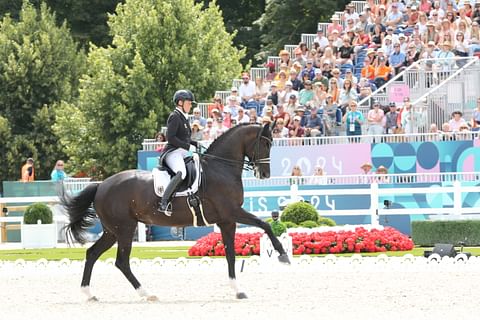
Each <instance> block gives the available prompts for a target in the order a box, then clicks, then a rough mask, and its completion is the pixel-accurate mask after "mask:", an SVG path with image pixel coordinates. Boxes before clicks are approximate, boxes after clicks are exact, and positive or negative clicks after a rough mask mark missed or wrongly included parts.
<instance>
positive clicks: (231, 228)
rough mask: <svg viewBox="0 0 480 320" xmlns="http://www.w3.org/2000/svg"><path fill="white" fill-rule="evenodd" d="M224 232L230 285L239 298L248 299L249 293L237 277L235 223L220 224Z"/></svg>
mask: <svg viewBox="0 0 480 320" xmlns="http://www.w3.org/2000/svg"><path fill="white" fill-rule="evenodd" d="M218 226H219V227H220V230H221V232H222V239H223V244H224V246H225V256H226V258H227V264H228V277H229V278H230V286H231V287H232V289H233V290H235V294H236V297H237V299H246V298H247V295H246V294H245V292H243V291H242V290H241V289H240V287H239V285H238V283H237V279H236V277H235V229H236V224H235V223H223V224H219V225H218Z"/></svg>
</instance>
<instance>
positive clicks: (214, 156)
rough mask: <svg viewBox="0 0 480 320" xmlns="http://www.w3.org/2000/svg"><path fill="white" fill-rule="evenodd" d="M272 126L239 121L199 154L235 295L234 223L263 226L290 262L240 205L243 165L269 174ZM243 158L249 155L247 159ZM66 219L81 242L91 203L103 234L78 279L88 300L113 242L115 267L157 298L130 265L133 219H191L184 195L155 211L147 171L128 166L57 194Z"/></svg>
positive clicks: (203, 189)
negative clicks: (72, 192)
mask: <svg viewBox="0 0 480 320" xmlns="http://www.w3.org/2000/svg"><path fill="white" fill-rule="evenodd" d="M272 127H273V125H272V126H269V125H268V124H266V125H264V126H261V125H238V126H235V127H233V128H231V129H230V130H228V131H227V132H226V133H224V134H223V135H221V136H220V137H219V138H218V139H217V140H215V141H214V142H213V143H212V144H211V145H210V147H209V148H208V149H207V151H206V152H205V153H204V154H203V155H201V162H202V167H203V174H204V175H203V177H202V182H201V185H200V188H199V196H200V198H201V200H202V204H203V209H204V213H205V218H206V220H207V221H208V222H210V223H216V224H217V225H218V227H219V228H220V230H221V233H222V238H223V242H224V244H225V252H226V258H227V263H228V276H229V278H230V284H231V286H232V288H233V289H234V290H235V293H236V297H237V298H239V299H243V298H246V297H247V296H246V294H245V293H244V292H243V291H241V290H240V289H239V287H238V286H237V283H236V278H235V246H234V241H235V230H236V223H242V224H247V225H252V226H255V227H260V228H262V229H263V230H264V231H265V232H266V234H267V235H268V236H269V238H270V240H271V241H272V244H273V246H274V248H275V249H276V250H277V251H278V253H279V254H280V255H279V258H278V259H279V260H280V262H282V263H290V261H289V259H288V256H287V254H286V253H285V250H284V249H283V247H282V245H281V243H280V241H279V240H278V239H277V238H276V237H275V236H274V234H273V232H272V229H271V228H270V225H269V224H268V223H266V222H264V221H262V220H260V219H259V218H258V217H256V216H255V215H253V214H251V213H249V212H247V211H245V210H244V209H243V208H242V204H243V199H244V196H243V185H242V177H241V175H242V170H243V169H244V165H248V166H250V167H252V168H253V170H254V171H255V176H256V177H257V178H259V179H266V178H269V177H270V148H271V145H272V133H271V131H272ZM246 158H247V159H248V160H246ZM60 198H61V201H62V204H63V206H64V207H65V208H66V211H67V214H68V217H69V219H70V223H69V224H68V225H67V227H66V229H67V233H69V234H70V235H71V236H72V237H73V238H74V239H75V240H77V241H78V242H80V243H82V244H83V243H85V241H86V239H85V235H86V234H85V233H86V230H87V229H88V228H89V227H90V226H91V225H92V223H93V220H94V219H95V212H94V211H93V210H91V208H90V207H91V205H92V202H93V205H94V208H95V211H96V215H97V216H98V218H99V219H100V221H101V223H102V226H103V234H102V236H101V237H100V239H98V240H97V241H96V242H95V243H94V244H93V245H92V246H91V247H90V248H89V249H88V250H87V253H86V262H85V267H84V271H83V278H82V284H81V287H82V291H83V292H84V293H85V294H86V295H87V297H88V299H89V300H96V298H95V297H94V296H93V295H92V294H91V293H90V288H89V286H90V278H91V274H92V269H93V265H94V264H95V261H97V259H98V258H99V257H100V255H102V253H104V252H105V251H106V250H108V249H109V248H111V247H112V246H113V245H114V244H115V242H118V251H117V257H116V261H115V266H116V267H117V268H119V269H120V270H121V272H122V273H123V274H124V275H125V277H126V278H127V279H128V281H130V283H131V284H132V285H133V287H134V288H135V289H136V290H137V292H138V294H139V295H140V296H141V297H145V298H147V299H148V300H156V299H157V298H156V297H155V296H152V295H149V294H148V293H147V292H146V290H145V289H143V288H142V286H141V285H140V282H138V280H137V279H136V278H135V276H134V275H133V273H132V271H131V270H130V261H129V259H130V252H131V248H132V239H133V236H134V233H135V229H136V227H137V222H138V221H141V222H143V223H145V224H155V225H161V226H190V225H192V222H193V218H192V214H191V211H190V209H189V207H188V205H187V202H186V198H185V197H177V198H174V200H173V202H172V205H173V214H172V216H171V217H168V216H166V215H164V214H162V213H158V212H156V206H157V203H158V197H157V196H156V195H155V193H154V188H153V180H152V173H151V172H149V171H140V170H128V171H123V172H120V173H117V174H115V175H113V176H111V177H109V178H108V179H106V180H105V181H103V182H102V183H101V184H95V185H89V186H87V187H86V188H85V189H84V190H83V191H82V192H81V193H79V194H78V195H77V196H75V197H69V196H68V195H66V194H64V195H62V196H61V197H60Z"/></svg>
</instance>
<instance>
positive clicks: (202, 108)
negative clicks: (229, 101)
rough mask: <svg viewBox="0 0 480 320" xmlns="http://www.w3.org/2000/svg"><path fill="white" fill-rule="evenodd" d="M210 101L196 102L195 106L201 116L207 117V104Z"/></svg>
mask: <svg viewBox="0 0 480 320" xmlns="http://www.w3.org/2000/svg"><path fill="white" fill-rule="evenodd" d="M209 104H210V103H208V102H199V103H198V104H197V107H198V108H199V109H200V113H201V114H202V117H205V118H207V117H208V105H209Z"/></svg>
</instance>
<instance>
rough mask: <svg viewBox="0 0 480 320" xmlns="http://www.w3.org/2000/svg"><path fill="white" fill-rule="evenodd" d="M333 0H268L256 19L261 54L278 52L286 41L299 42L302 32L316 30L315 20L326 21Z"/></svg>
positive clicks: (329, 14)
mask: <svg viewBox="0 0 480 320" xmlns="http://www.w3.org/2000/svg"><path fill="white" fill-rule="evenodd" d="M336 9H337V1H336V0H298V1H290V0H270V1H267V6H266V9H265V13H264V14H263V16H262V17H261V19H260V20H259V24H260V30H261V32H262V36H261V40H262V44H263V47H262V51H263V54H262V55H263V56H264V57H265V56H267V55H270V54H273V55H277V54H278V51H279V50H281V49H283V47H284V45H286V44H298V43H299V42H300V36H301V34H302V33H315V32H316V31H317V24H318V22H322V21H324V22H329V21H330V17H331V15H332V14H333V13H334V11H335V10H336Z"/></svg>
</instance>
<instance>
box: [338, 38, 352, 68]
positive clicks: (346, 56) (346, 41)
mask: <svg viewBox="0 0 480 320" xmlns="http://www.w3.org/2000/svg"><path fill="white" fill-rule="evenodd" d="M353 53H354V48H353V47H352V45H351V43H350V38H349V37H347V36H345V37H344V38H343V45H342V46H341V47H340V48H338V53H337V63H338V64H340V65H342V64H353Z"/></svg>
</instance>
